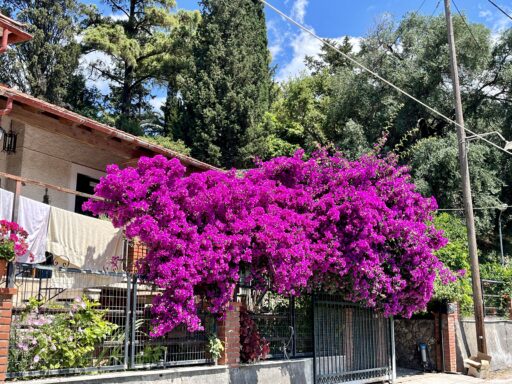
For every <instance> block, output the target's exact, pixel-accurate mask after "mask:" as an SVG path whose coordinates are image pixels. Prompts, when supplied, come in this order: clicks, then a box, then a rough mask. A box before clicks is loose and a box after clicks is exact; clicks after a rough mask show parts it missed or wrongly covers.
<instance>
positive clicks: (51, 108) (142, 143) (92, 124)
mask: <svg viewBox="0 0 512 384" xmlns="http://www.w3.org/2000/svg"><path fill="white" fill-rule="evenodd" d="M0 96H4V97H8V98H9V97H11V98H12V99H13V100H14V101H17V102H18V103H21V104H25V105H29V106H31V107H33V108H36V109H39V110H41V111H45V112H50V113H53V114H55V115H57V116H59V117H62V118H65V119H68V120H70V121H73V122H75V123H78V124H80V125H83V126H86V127H88V128H91V129H93V130H96V131H99V132H102V133H105V134H107V135H109V136H112V137H116V138H118V139H120V140H122V141H125V142H128V143H132V144H135V145H137V146H139V147H142V148H145V149H148V150H150V151H152V152H155V153H159V154H162V155H166V156H169V157H175V158H177V159H179V160H181V161H183V163H185V164H187V165H191V166H194V167H197V168H200V169H204V170H208V169H212V170H213V169H216V170H220V169H219V168H217V167H215V166H213V165H210V164H208V163H204V162H202V161H200V160H197V159H194V158H193V157H190V156H187V155H184V154H182V153H179V152H177V151H174V150H172V149H169V148H165V147H163V146H161V145H158V144H154V143H151V142H149V141H146V140H144V139H143V138H141V137H139V136H135V135H132V134H130V133H127V132H124V131H121V130H119V129H117V128H114V127H111V126H109V125H107V124H103V123H100V122H98V121H96V120H94V119H91V118H88V117H85V116H82V115H80V114H78V113H76V112H73V111H70V110H68V109H66V108H63V107H59V106H58V105H55V104H51V103H49V102H47V101H44V100H41V99H38V98H36V97H33V96H30V95H28V94H26V93H23V92H21V91H19V90H17V89H14V88H10V87H7V86H6V85H4V84H0Z"/></svg>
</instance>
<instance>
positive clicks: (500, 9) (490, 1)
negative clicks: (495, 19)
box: [487, 0, 512, 20]
mask: <svg viewBox="0 0 512 384" xmlns="http://www.w3.org/2000/svg"><path fill="white" fill-rule="evenodd" d="M487 1H488V2H489V3H491V4H492V5H494V6H495V7H496V8H497V9H498V10H499V11H500V12H501V13H503V14H504V15H505V16H507V17H508V18H509V19H510V20H512V16H510V15H509V14H508V13H507V12H505V10H504V9H503V8H501V7H500V6H499V5H498V4H496V3H495V2H494V1H492V0H487Z"/></svg>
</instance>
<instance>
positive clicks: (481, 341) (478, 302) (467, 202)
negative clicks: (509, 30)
mask: <svg viewBox="0 0 512 384" xmlns="http://www.w3.org/2000/svg"><path fill="white" fill-rule="evenodd" d="M450 2H451V0H444V8H445V16H446V26H447V29H448V46H449V49H450V69H451V75H452V83H453V95H454V97H455V117H456V118H455V121H456V122H457V141H458V146H459V162H460V175H461V177H462V197H463V200H464V214H465V217H466V227H467V231H468V241H469V257H470V259H471V281H472V286H473V302H474V309H475V325H476V337H477V345H478V351H479V352H482V353H485V354H487V341H486V338H485V328H484V306H483V300H482V287H481V283H480V265H479V264H478V249H477V245H476V231H475V219H474V216H473V200H472V196H471V182H470V179H469V166H468V151H467V147H466V133H465V132H464V116H463V114H462V101H461V97H460V84H459V70H458V65H457V54H456V52H455V38H454V34H453V24H452V15H451V12H450Z"/></svg>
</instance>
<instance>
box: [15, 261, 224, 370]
mask: <svg viewBox="0 0 512 384" xmlns="http://www.w3.org/2000/svg"><path fill="white" fill-rule="evenodd" d="M15 286H16V288H17V294H16V295H15V296H14V298H13V313H12V324H11V335H10V347H9V368H8V377H10V378H17V377H29V376H48V375H62V374H73V373H83V372H89V371H112V370H121V369H129V368H141V367H165V366H170V365H192V364H205V363H210V362H211V360H209V358H208V356H207V353H206V344H207V335H208V333H209V332H213V331H214V326H215V325H214V323H215V322H214V321H212V320H208V319H206V318H205V324H206V327H205V328H206V330H205V331H204V332H196V333H194V334H191V333H189V332H186V330H185V329H184V328H182V327H178V328H176V329H175V330H173V331H172V332H170V333H169V334H168V335H166V336H165V337H162V338H152V337H150V335H149V334H150V330H151V311H150V310H151V302H152V300H153V298H154V297H155V295H158V294H159V292H158V290H157V289H156V288H155V287H154V286H151V285H146V284H144V283H142V282H141V281H139V279H138V278H137V277H134V276H132V275H130V274H126V273H124V272H119V273H117V272H99V271H96V272H94V271H84V270H78V269H70V268H62V267H58V266H40V265H36V266H34V265H28V264H27V265H23V264H18V265H17V267H16V279H15Z"/></svg>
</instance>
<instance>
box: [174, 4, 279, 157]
mask: <svg viewBox="0 0 512 384" xmlns="http://www.w3.org/2000/svg"><path fill="white" fill-rule="evenodd" d="M201 6H202V21H201V24H200V26H199V30H198V35H197V40H196V43H195V47H194V55H193V57H194V68H193V69H192V71H191V73H190V75H189V77H188V80H187V86H186V87H184V94H183V96H184V101H185V108H186V114H185V115H186V118H187V121H186V123H185V124H184V126H185V127H188V128H187V129H186V131H185V132H184V135H185V137H183V139H184V140H185V141H186V143H187V144H188V146H189V147H190V148H191V149H192V155H193V156H195V157H197V158H199V159H201V160H203V161H207V162H209V163H211V164H215V165H218V166H224V167H231V166H240V165H243V164H241V162H242V160H241V156H240V148H242V147H243V146H244V145H246V142H245V141H246V133H247V131H248V130H249V129H250V128H251V127H254V126H255V125H257V124H259V123H260V122H261V120H262V118H263V115H264V113H265V112H266V111H267V110H268V108H269V103H270V100H269V98H270V89H271V85H272V79H271V71H270V53H269V51H268V44H267V43H268V42H267V30H266V25H265V14H264V12H263V6H262V4H261V3H260V2H259V1H258V0H237V1H233V0H202V1H201Z"/></svg>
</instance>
